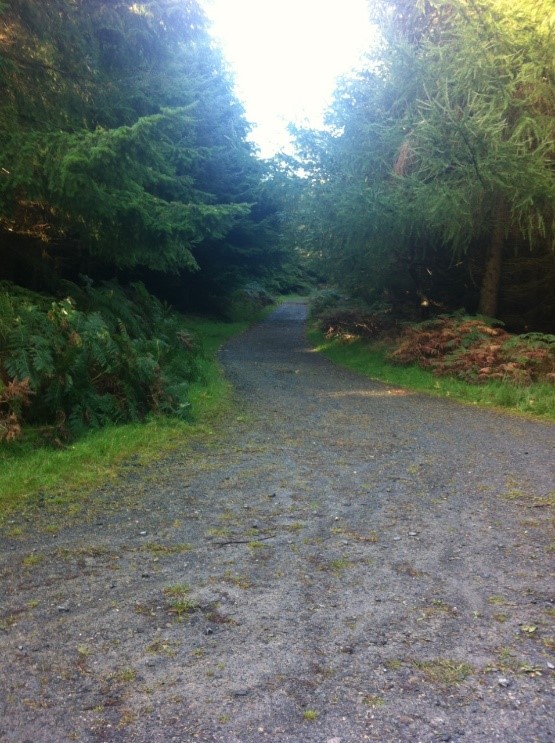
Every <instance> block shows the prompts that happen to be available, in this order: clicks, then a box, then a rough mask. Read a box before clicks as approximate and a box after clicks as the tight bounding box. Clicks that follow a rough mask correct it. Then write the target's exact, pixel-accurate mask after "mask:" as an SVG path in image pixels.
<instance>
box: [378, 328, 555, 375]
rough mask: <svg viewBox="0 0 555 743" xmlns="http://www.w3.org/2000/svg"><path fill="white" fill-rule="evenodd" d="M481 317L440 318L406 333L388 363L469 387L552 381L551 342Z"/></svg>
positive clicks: (554, 350)
mask: <svg viewBox="0 0 555 743" xmlns="http://www.w3.org/2000/svg"><path fill="white" fill-rule="evenodd" d="M496 325H499V323H496V321H492V320H489V319H487V318H483V317H465V316H462V315H454V316H447V315H445V316H441V317H438V318H437V319H435V320H431V321H429V322H426V323H421V324H419V325H412V326H408V327H406V328H405V329H404V331H403V334H402V335H401V337H400V338H399V342H398V343H397V345H396V347H395V349H394V350H393V351H392V352H391V353H390V355H389V358H390V360H391V361H394V362H396V363H399V364H414V363H416V364H418V365H420V366H422V367H425V368H429V369H431V370H432V371H433V372H434V373H435V374H439V375H442V374H450V375H453V376H456V377H458V378H459V379H463V380H464V381H467V382H484V381H488V380H501V381H509V382H512V383H515V384H524V385H526V384H530V383H531V382H536V381H539V380H546V381H551V382H553V381H555V336H553V335H547V334H543V333H527V334H525V335H511V334H509V333H507V332H506V331H505V330H503V329H502V328H500V327H496Z"/></svg>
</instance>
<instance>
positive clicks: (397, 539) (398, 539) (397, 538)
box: [393, 537, 401, 542]
mask: <svg viewBox="0 0 555 743" xmlns="http://www.w3.org/2000/svg"><path fill="white" fill-rule="evenodd" d="M393 541H394V542H400V541H401V537H393Z"/></svg>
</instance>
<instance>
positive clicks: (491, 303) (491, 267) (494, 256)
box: [478, 198, 509, 317]
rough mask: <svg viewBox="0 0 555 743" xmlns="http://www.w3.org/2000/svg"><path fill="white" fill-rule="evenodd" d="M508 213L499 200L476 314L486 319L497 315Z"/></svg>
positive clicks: (504, 204)
mask: <svg viewBox="0 0 555 743" xmlns="http://www.w3.org/2000/svg"><path fill="white" fill-rule="evenodd" d="M508 217H509V212H508V209H507V204H506V202H505V201H504V199H502V198H500V199H499V200H498V202H497V206H496V208H495V224H494V226H493V233H492V236H491V243H490V247H489V252H488V257H487V260H486V267H485V270H484V275H483V277H482V285H481V288H480V302H479V304H478V312H479V313H480V314H481V315H486V316H487V317H495V316H496V315H497V304H498V298H499V287H500V285H501V268H502V265H503V247H504V245H505V236H506V234H507V228H508Z"/></svg>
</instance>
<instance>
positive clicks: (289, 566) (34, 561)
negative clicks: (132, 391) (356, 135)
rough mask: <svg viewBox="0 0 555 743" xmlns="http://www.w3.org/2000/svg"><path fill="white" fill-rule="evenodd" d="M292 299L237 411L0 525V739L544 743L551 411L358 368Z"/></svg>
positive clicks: (554, 632)
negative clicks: (513, 411) (309, 338)
mask: <svg viewBox="0 0 555 743" xmlns="http://www.w3.org/2000/svg"><path fill="white" fill-rule="evenodd" d="M305 312H306V310H305V307H304V306H303V305H296V304H286V305H284V306H283V307H281V308H280V309H279V310H278V311H277V312H275V313H274V314H273V315H272V316H271V317H270V318H269V319H268V320H267V321H265V322H264V323H261V324H260V325H258V326H256V327H254V328H252V329H251V330H250V331H248V332H246V333H245V334H243V335H241V336H240V337H237V338H235V339H234V340H233V341H231V342H230V343H228V345H227V346H226V347H225V349H224V350H223V351H222V362H223V364H224V366H225V368H226V371H227V374H228V376H229V378H230V379H231V381H232V382H233V384H234V386H235V389H236V396H237V407H236V408H235V410H234V412H233V414H232V415H231V416H229V417H228V418H227V419H226V420H225V421H223V422H222V423H221V424H220V427H219V430H218V431H217V432H216V433H215V434H214V435H213V436H206V435H205V436H204V437H199V438H197V439H195V440H194V441H193V442H192V444H191V445H190V446H189V447H188V448H187V449H185V450H184V451H182V452H179V453H178V454H176V455H174V456H173V457H171V458H167V459H165V460H164V461H161V462H159V463H157V464H155V465H153V466H151V467H148V468H143V467H140V466H138V464H137V463H136V462H133V461H132V462H130V463H129V464H128V466H127V467H126V468H125V471H124V472H123V474H122V477H121V478H120V481H119V482H118V483H117V484H116V485H110V486H109V487H105V488H103V489H101V490H100V491H99V492H97V493H96V494H95V495H94V498H93V499H90V500H89V501H88V505H87V508H86V511H84V512H83V511H81V512H77V513H76V514H72V513H71V512H67V513H63V514H62V513H60V511H59V509H58V510H56V508H55V506H53V505H50V504H49V502H48V499H46V502H45V504H44V505H43V506H42V508H41V507H40V504H38V505H37V509H36V514H34V515H33V517H32V519H30V520H29V517H27V519H28V520H26V519H25V518H23V517H21V518H18V519H14V520H13V521H12V523H10V524H7V526H6V528H5V529H4V531H3V533H2V534H1V540H2V551H1V557H2V563H1V567H0V600H1V603H2V606H1V610H0V678H1V684H0V740H2V741H6V742H10V743H13V742H17V743H31V742H32V743H66V741H83V742H87V743H101V742H102V741H137V742H138V743H156V742H160V743H169V742H171V741H180V742H181V743H187V742H189V741H191V742H194V741H204V742H205V743H216V742H217V741H222V742H224V743H262V742H268V743H286V742H287V743H363V741H380V742H382V743H395V742H396V741H402V742H404V741H411V742H415V743H416V742H417V741H422V742H423V743H427V742H431V741H462V742H463V743H472V742H473V741H484V742H487V743H491V742H492V741H503V742H505V743H517V742H522V743H533V742H534V741H542V742H544V743H548V741H551V742H552V741H555V697H554V694H553V691H554V680H555V675H554V674H555V629H554V624H555V603H554V590H553V589H554V581H553V558H554V554H555V552H554V549H555V541H554V535H553V508H552V505H550V504H553V494H554V488H555V485H554V482H553V475H554V461H555V457H554V449H555V427H554V426H553V425H551V424H548V423H539V422H533V421H528V420H523V419H520V418H517V417H514V416H510V415H504V414H498V413H495V412H490V411H483V410H478V409H474V408H471V407H464V406H459V405H457V404H453V403H451V402H449V401H446V400H439V399H437V400H436V399H432V398H428V397H425V396H421V395H417V394H413V393H410V392H406V391H403V390H399V389H395V388H391V387H387V386H385V385H382V384H379V383H374V382H371V381H368V380H366V379H363V378H361V377H359V376H357V375H356V374H353V373H350V372H347V371H344V370H342V369H340V368H338V367H335V366H333V365H331V364H330V363H329V362H327V361H326V360H325V359H323V358H322V357H320V356H318V355H317V354H315V353H312V352H311V351H310V350H309V349H308V348H307V346H306V341H305V339H304V332H303V331H304V324H303V322H304V316H305Z"/></svg>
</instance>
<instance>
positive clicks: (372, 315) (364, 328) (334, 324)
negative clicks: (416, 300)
mask: <svg viewBox="0 0 555 743" xmlns="http://www.w3.org/2000/svg"><path fill="white" fill-rule="evenodd" d="M311 317H312V318H313V319H314V320H316V322H317V325H318V328H319V329H320V330H321V331H322V332H323V333H324V335H325V336H326V338H339V339H342V340H355V339H357V338H372V339H378V338H383V337H384V336H388V337H393V336H395V335H396V334H397V330H398V326H397V322H396V321H395V320H394V319H393V318H392V316H391V309H390V307H389V306H387V305H372V306H369V305H367V304H365V303H364V302H362V301H360V300H352V299H349V297H347V296H345V295H343V294H341V293H339V292H337V291H336V290H334V289H325V290H323V291H320V292H317V293H316V294H314V295H313V296H312V298H311Z"/></svg>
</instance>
